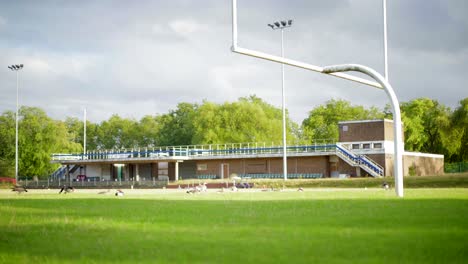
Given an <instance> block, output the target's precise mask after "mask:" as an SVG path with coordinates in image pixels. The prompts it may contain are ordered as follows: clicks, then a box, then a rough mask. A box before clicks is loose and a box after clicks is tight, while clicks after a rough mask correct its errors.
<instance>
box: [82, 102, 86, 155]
mask: <svg viewBox="0 0 468 264" xmlns="http://www.w3.org/2000/svg"><path fill="white" fill-rule="evenodd" d="M85 157H86V108H85V109H84V113H83V159H84V158H85Z"/></svg>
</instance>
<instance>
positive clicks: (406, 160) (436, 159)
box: [403, 152, 444, 176]
mask: <svg viewBox="0 0 468 264" xmlns="http://www.w3.org/2000/svg"><path fill="white" fill-rule="evenodd" d="M403 174H404V175H405V176H408V175H412V176H426V175H441V174H444V156H443V155H434V154H426V153H412V152H406V153H405V155H404V156H403Z"/></svg>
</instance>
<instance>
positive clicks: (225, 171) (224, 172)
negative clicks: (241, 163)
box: [220, 163, 229, 179]
mask: <svg viewBox="0 0 468 264" xmlns="http://www.w3.org/2000/svg"><path fill="white" fill-rule="evenodd" d="M220 175H221V179H225V178H229V164H228V163H222V164H221V173H220Z"/></svg>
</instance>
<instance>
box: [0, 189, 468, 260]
mask: <svg viewBox="0 0 468 264" xmlns="http://www.w3.org/2000/svg"><path fill="white" fill-rule="evenodd" d="M96 193H97V191H96V190H77V191H76V192H75V193H72V194H67V195H61V196H60V195H58V194H57V192H56V190H51V191H47V190H30V192H28V193H23V194H21V195H18V194H15V193H12V192H11V191H8V190H0V263H34V262H36V263H239V262H243V263H425V264H426V263H466V262H467V261H468V221H467V220H468V189H465V188H450V189H449V188H447V189H406V190H405V198H403V199H401V198H396V197H395V193H394V192H393V191H384V190H382V189H377V188H376V189H362V188H360V189H307V190H306V191H304V192H297V191H294V190H289V191H284V192H261V191H260V190H253V191H239V192H237V193H233V192H225V193H217V192H215V191H211V192H208V193H202V194H195V195H190V194H185V193H183V191H179V190H143V191H142V190H128V191H126V195H125V196H124V197H115V196H113V195H112V194H111V193H109V194H107V195H98V194H96Z"/></svg>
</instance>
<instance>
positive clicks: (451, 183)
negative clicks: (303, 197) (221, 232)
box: [174, 173, 468, 188]
mask: <svg viewBox="0 0 468 264" xmlns="http://www.w3.org/2000/svg"><path fill="white" fill-rule="evenodd" d="M247 181H248V182H253V183H254V184H255V187H257V188H261V187H263V186H265V187H273V188H280V187H281V188H282V187H283V186H284V187H286V188H298V187H303V188H324V187H325V188H366V187H367V188H375V187H380V186H381V185H382V183H383V182H384V181H386V182H387V183H389V184H390V185H391V186H392V185H393V184H394V182H395V179H394V178H393V177H385V178H372V177H367V178H363V177H362V178H347V179H335V178H325V179H294V180H291V179H290V180H287V181H284V180H282V179H249V180H247ZM199 182H223V180H197V179H191V180H182V181H178V182H177V183H174V184H179V185H181V186H184V185H186V184H198V183H199ZM403 184H404V187H406V188H468V173H458V174H455V173H454V174H445V175H437V176H407V177H404V179H403Z"/></svg>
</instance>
